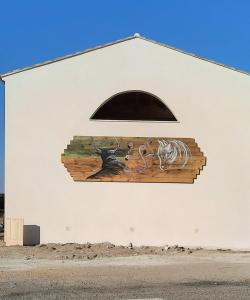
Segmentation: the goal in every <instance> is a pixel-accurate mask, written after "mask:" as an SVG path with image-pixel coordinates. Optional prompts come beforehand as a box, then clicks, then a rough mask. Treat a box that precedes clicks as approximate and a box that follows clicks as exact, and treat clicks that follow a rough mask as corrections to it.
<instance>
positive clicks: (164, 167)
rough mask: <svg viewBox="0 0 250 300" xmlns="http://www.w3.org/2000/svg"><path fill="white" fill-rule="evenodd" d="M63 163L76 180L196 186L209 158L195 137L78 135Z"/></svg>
mask: <svg viewBox="0 0 250 300" xmlns="http://www.w3.org/2000/svg"><path fill="white" fill-rule="evenodd" d="M61 162H62V163H63V164H64V166H65V168H66V169H67V171H68V172H69V173H70V175H71V177H72V178H73V180H75V181H105V182H107V181H118V182H173V183H174V182H178V183H193V181H194V179H195V178H197V175H199V174H200V171H201V170H202V169H203V166H205V164H206V157H205V156H204V154H203V153H202V152H201V150H200V148H199V147H198V145H197V143H196V142H195V139H193V138H168V137H149V138H147V137H108V136H95V137H91V136H83V137H82V136H75V137H74V138H73V140H71V141H70V144H69V145H68V146H67V148H66V149H65V150H64V153H63V154H62V155H61Z"/></svg>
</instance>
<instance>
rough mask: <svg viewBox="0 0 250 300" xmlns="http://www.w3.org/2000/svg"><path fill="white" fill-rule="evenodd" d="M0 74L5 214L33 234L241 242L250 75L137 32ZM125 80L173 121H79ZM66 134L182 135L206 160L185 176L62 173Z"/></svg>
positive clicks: (248, 205) (249, 149) (247, 197)
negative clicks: (119, 178) (111, 179)
mask: <svg viewBox="0 0 250 300" xmlns="http://www.w3.org/2000/svg"><path fill="white" fill-rule="evenodd" d="M4 80H5V82H6V152H5V153H6V154H5V155H6V168H5V171H6V174H5V192H6V217H13V218H24V223H25V224H26V225H29V224H30V225H38V226H40V229H41V243H47V242H87V241H89V242H101V241H110V242H113V243H116V244H128V243H129V242H132V243H134V244H136V245H143V244H150V245H163V244H181V245H186V246H203V247H227V248H237V249H239V248H244V249H246V248H247V249H250V221H249V214H250V189H249V184H250V180H249V179H250V178H249V169H250V155H249V153H250V139H249V131H250V122H249V112H250V76H248V75H245V74H242V73H239V72H235V71H232V70H230V69H227V68H223V67H221V66H218V65H215V64H212V63H209V62H206V61H203V60H201V59H197V58H195V57H192V56H189V55H185V54H182V53H180V52H177V51H174V50H171V49H168V48H165V47H163V46H159V45H156V44H153V43H150V42H147V41H144V40H142V39H139V38H137V39H133V40H129V41H127V42H123V43H120V44H116V45H113V46H110V47H106V48H102V49H99V50H96V51H92V52H89V53H86V54H83V55H80V56H75V57H72V58H70V59H66V60H62V61H59V62H57V63H52V64H49V65H45V66H42V67H39V68H35V69H32V70H28V71H24V72H21V73H18V74H14V75H11V76H8V77H5V78H4ZM134 89H135V90H143V91H147V92H150V93H152V94H155V95H156V96H158V97H159V98H161V99H162V100H163V101H165V103H166V105H167V106H168V107H169V108H170V109H171V110H172V112H173V113H174V115H175V116H176V117H177V119H178V120H179V122H178V123H152V122H98V121H90V120H89V117H90V116H91V115H92V113H93V112H94V111H95V110H96V109H97V107H99V106H100V105H101V104H102V103H103V102H104V101H105V100H106V99H107V98H109V97H110V96H112V95H113V94H116V93H118V92H121V91H125V90H134ZM74 135H82V136H84V135H93V136H95V135H96V136H97V135H108V136H166V137H192V138H195V139H196V142H197V143H198V145H199V146H200V148H201V150H202V151H203V152H204V154H205V156H206V157H207V166H205V167H204V170H203V171H202V172H201V174H200V175H199V176H198V178H197V179H196V180H195V182H194V184H169V183H166V184H162V183H160V184H157V183H152V184H144V183H105V182H100V183H99V182H74V181H73V180H72V178H71V177H70V175H69V173H68V172H67V171H66V169H65V168H64V166H63V164H62V163H61V162H60V156H61V153H63V150H64V148H66V146H67V144H68V143H69V141H70V140H71V139H72V138H73V136H74Z"/></svg>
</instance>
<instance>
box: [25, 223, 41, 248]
mask: <svg viewBox="0 0 250 300" xmlns="http://www.w3.org/2000/svg"><path fill="white" fill-rule="evenodd" d="M38 244H40V226H38V225H24V226H23V245H24V246H35V245H38Z"/></svg>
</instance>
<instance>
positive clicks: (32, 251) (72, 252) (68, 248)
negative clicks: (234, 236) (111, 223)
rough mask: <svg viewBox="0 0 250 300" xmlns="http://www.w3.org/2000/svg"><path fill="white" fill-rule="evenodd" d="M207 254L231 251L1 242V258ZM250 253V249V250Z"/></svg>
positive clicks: (81, 258) (179, 247)
mask: <svg viewBox="0 0 250 300" xmlns="http://www.w3.org/2000/svg"><path fill="white" fill-rule="evenodd" d="M198 252H199V254H203V255H207V253H211V254H212V253H217V252H219V253H220V252H224V253H225V252H231V251H230V250H229V249H228V250H225V249H224V250H222V249H221V250H220V249H218V250H204V249H201V248H195V249H190V248H184V247H181V246H178V245H175V246H167V245H166V246H163V247H152V246H141V247H134V246H133V245H128V246H127V247H126V246H116V245H113V244H111V243H108V242H106V243H98V244H90V243H87V244H75V243H68V244H41V245H37V246H33V247H31V246H24V247H22V246H9V247H6V246H5V245H4V243H3V242H2V241H0V258H16V259H18V258H23V259H26V260H29V259H33V258H38V259H53V260H68V259H75V260H92V259H96V258H102V257H127V256H136V255H160V256H171V255H179V254H188V255H195V254H196V253H198ZM249 253H250V252H249Z"/></svg>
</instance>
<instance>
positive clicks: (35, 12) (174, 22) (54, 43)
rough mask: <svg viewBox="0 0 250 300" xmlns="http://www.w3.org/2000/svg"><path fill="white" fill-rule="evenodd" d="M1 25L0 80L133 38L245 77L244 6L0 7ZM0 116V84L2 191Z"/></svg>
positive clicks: (248, 38) (74, 3)
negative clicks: (8, 74)
mask: <svg viewBox="0 0 250 300" xmlns="http://www.w3.org/2000/svg"><path fill="white" fill-rule="evenodd" d="M0 20H1V29H0V73H4V72H7V71H10V70H13V69H16V68H22V67H25V66H29V65H32V64H35V63H39V62H43V61H45V60H48V59H53V58H56V57H58V56H62V55H66V54H70V53H72V52H75V51H79V50H83V49H85V48H89V47H93V46H96V45H99V44H103V43H106V42H111V41H114V40H116V39H120V38H123V37H127V36H129V35H132V34H133V33H134V32H139V33H140V34H141V35H143V36H145V37H148V38H152V39H154V40H157V41H160V42H163V43H166V44H169V45H171V46H174V47H177V48H180V49H183V50H186V51H190V52H192V53H196V54H198V55H200V56H202V57H206V58H209V59H213V60H216V61H218V62H221V63H224V64H227V65H230V66H233V67H237V68H240V69H242V70H246V71H250V59H249V53H250V1H249V0H126V1H125V0H123V1H122V0H98V1H97V0H81V1H80V0H67V1H66V0H36V1H34V0H22V1H20V0H7V1H4V0H0ZM34 100H35V99H34ZM3 116H4V114H3V86H2V85H1V86H0V192H2V191H3V189H4V185H3V177H4V176H3V165H4V164H3V160H4V159H3V152H4V151H3V149H4V147H3V145H4V138H3V137H4V130H3V128H4V124H3Z"/></svg>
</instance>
